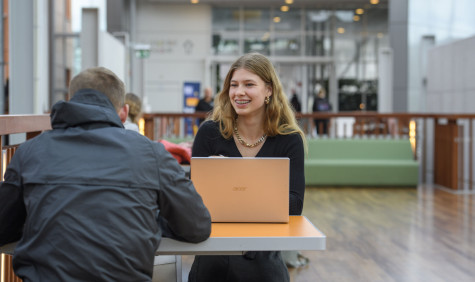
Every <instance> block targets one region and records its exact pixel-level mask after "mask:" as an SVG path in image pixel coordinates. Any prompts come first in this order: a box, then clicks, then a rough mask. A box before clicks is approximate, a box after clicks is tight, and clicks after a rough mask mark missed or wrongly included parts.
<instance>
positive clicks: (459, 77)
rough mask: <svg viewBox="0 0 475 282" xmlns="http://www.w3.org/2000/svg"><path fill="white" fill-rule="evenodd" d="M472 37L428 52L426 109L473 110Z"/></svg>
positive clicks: (474, 70)
mask: <svg viewBox="0 0 475 282" xmlns="http://www.w3.org/2000/svg"><path fill="white" fill-rule="evenodd" d="M474 50H475V36H473V37H471V38H468V39H464V40H459V41H456V42H453V43H450V44H446V45H441V46H438V47H435V48H433V49H431V50H430V51H429V55H428V66H427V110H428V112H436V113H473V112H474V106H475V52H474Z"/></svg>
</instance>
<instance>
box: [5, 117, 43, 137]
mask: <svg viewBox="0 0 475 282" xmlns="http://www.w3.org/2000/svg"><path fill="white" fill-rule="evenodd" d="M49 129H51V122H50V116H49V115H47V114H44V115H0V135H8V134H16V133H30V132H39V131H44V130H49Z"/></svg>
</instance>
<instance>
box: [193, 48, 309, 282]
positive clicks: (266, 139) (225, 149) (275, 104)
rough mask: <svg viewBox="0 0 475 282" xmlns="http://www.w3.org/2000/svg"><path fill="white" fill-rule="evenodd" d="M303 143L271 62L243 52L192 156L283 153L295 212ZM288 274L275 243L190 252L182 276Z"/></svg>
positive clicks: (278, 279)
mask: <svg viewBox="0 0 475 282" xmlns="http://www.w3.org/2000/svg"><path fill="white" fill-rule="evenodd" d="M305 143H306V142H305V135H304V133H303V132H302V130H301V129H300V128H299V126H298V124H297V121H296V119H295V115H294V112H293V110H292V108H291V106H290V102H289V101H288V98H287V96H286V95H285V93H284V91H283V89H282V84H281V83H280V80H279V77H278V76H277V73H276V71H275V69H274V67H273V65H272V63H271V62H270V60H269V59H268V58H267V57H265V56H264V55H261V54H259V53H249V54H246V55H244V56H242V57H240V58H239V59H237V60H236V61H235V62H234V63H233V64H232V65H231V68H230V70H229V72H228V74H227V75H226V79H225V80H224V85H223V90H222V91H221V92H220V93H219V94H218V95H217V97H216V102H215V108H214V110H213V114H212V117H211V119H210V120H208V121H205V122H204V123H203V124H202V125H201V127H200V128H199V130H198V133H197V135H196V137H195V140H194V142H193V148H192V156H194V157H209V156H220V155H221V156H224V157H265V158H268V157H287V158H289V159H290V171H289V173H290V175H289V177H290V178H289V180H290V181H289V214H290V215H300V214H301V213H302V208H303V202H304V195H305V175H304V152H305ZM192 172H193V169H192ZM243 177H246V176H245V175H244V176H243ZM262 200H263V201H262V204H263V205H265V204H266V203H265V199H262ZM244 208H245V207H244ZM276 248H277V246H276ZM289 280H290V278H289V273H288V270H287V267H286V265H285V263H284V261H283V259H282V255H281V252H280V251H279V250H278V249H276V250H275V251H266V252H247V253H245V254H244V255H233V256H212V255H206V256H195V259H194V262H193V265H192V266H191V270H190V273H189V276H188V281H189V282H202V281H203V282H211V281H246V282H288V281H289Z"/></svg>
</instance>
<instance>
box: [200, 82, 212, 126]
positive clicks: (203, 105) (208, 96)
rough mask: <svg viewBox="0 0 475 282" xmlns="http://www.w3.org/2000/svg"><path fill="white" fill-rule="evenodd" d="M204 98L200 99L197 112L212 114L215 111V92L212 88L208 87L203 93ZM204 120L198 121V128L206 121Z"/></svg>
mask: <svg viewBox="0 0 475 282" xmlns="http://www.w3.org/2000/svg"><path fill="white" fill-rule="evenodd" d="M203 93H204V97H203V98H202V99H200V101H199V102H198V105H196V108H195V112H206V113H210V112H211V111H212V110H213V106H214V102H213V90H211V87H206V88H205V89H204V91H203ZM204 120H205V119H204V118H200V119H198V126H199V125H200V124H201V123H202V122H203V121H204Z"/></svg>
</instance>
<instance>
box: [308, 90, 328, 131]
mask: <svg viewBox="0 0 475 282" xmlns="http://www.w3.org/2000/svg"><path fill="white" fill-rule="evenodd" d="M326 96H327V92H326V91H325V88H323V87H321V88H320V90H319V91H318V94H317V95H316V97H315V100H314V101H313V105H312V110H313V112H314V113H317V112H321V113H325V112H331V110H332V105H331V104H330V102H328V99H327V97H326ZM313 122H314V123H315V128H316V130H317V133H318V135H328V129H329V123H330V119H328V118H319V119H314V120H313Z"/></svg>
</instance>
